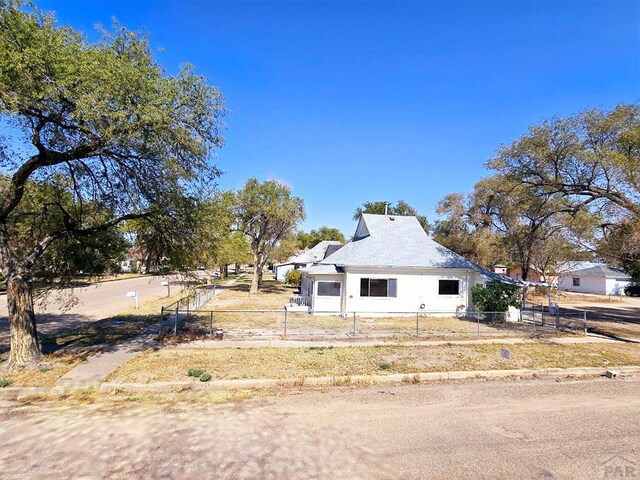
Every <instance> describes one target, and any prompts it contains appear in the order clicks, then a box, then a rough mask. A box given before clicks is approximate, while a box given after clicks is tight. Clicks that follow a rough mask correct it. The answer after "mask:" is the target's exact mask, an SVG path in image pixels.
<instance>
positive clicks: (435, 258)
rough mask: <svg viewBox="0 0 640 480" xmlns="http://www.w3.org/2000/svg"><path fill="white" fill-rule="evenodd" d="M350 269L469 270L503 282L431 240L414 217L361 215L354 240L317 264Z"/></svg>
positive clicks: (501, 276)
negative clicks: (350, 267)
mask: <svg viewBox="0 0 640 480" xmlns="http://www.w3.org/2000/svg"><path fill="white" fill-rule="evenodd" d="M320 263H321V264H333V265H338V266H352V267H398V268H402V267H404V268H460V269H471V270H475V271H476V272H478V273H479V274H480V275H481V276H483V277H484V278H486V279H489V280H500V281H505V279H506V278H505V277H504V276H503V275H499V274H497V273H494V272H490V271H489V270H486V269H484V268H482V267H480V266H479V265H476V264H475V263H473V262H470V261H469V260H467V259H466V258H464V257H462V256H461V255H458V254H457V253H455V252H453V251H451V250H449V249H448V248H446V247H444V246H442V245H440V244H439V243H437V242H435V241H433V240H431V239H430V238H429V237H428V235H427V234H426V233H425V231H424V229H423V228H422V226H421V225H420V222H418V219H417V218H416V217H413V216H399V215H373V214H369V213H363V214H362V215H361V216H360V220H359V222H358V228H357V229H356V234H355V236H354V239H353V240H352V241H351V242H349V243H347V244H346V245H344V246H343V247H342V248H341V249H340V250H338V251H337V252H335V253H333V254H332V255H329V256H328V257H327V258H325V259H324V260H322V261H321V262H320Z"/></svg>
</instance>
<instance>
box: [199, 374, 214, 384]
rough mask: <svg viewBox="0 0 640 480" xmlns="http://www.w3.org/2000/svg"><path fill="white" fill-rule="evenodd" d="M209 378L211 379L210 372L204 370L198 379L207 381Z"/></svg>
mask: <svg viewBox="0 0 640 480" xmlns="http://www.w3.org/2000/svg"><path fill="white" fill-rule="evenodd" d="M209 380H211V374H210V373H207V372H204V373H203V374H202V375H200V381H201V382H208V381H209Z"/></svg>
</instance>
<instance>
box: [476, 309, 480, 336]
mask: <svg viewBox="0 0 640 480" xmlns="http://www.w3.org/2000/svg"><path fill="white" fill-rule="evenodd" d="M476 320H477V321H478V338H480V314H479V313H476Z"/></svg>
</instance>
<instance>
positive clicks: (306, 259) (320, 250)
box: [281, 240, 342, 265]
mask: <svg viewBox="0 0 640 480" xmlns="http://www.w3.org/2000/svg"><path fill="white" fill-rule="evenodd" d="M340 245H342V244H341V243H340V242H338V241H336V240H323V241H321V242H320V243H318V244H317V245H316V246H314V247H313V248H310V249H309V250H307V251H306V252H303V253H301V254H299V255H296V256H294V257H291V258H290V259H289V260H287V261H286V262H284V264H287V263H317V262H319V261H320V260H322V259H323V258H324V257H325V254H326V253H327V249H328V248H329V247H332V246H340ZM281 265H282V264H281Z"/></svg>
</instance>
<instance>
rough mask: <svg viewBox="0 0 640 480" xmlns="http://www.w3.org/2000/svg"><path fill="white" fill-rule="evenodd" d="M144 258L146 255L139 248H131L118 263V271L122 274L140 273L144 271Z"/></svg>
mask: <svg viewBox="0 0 640 480" xmlns="http://www.w3.org/2000/svg"><path fill="white" fill-rule="evenodd" d="M145 257H146V253H145V251H144V250H142V249H141V248H138V247H131V248H129V249H127V255H126V257H125V259H124V260H122V261H121V262H120V271H121V272H122V273H131V272H135V273H138V272H142V271H143V270H144V261H145Z"/></svg>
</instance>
